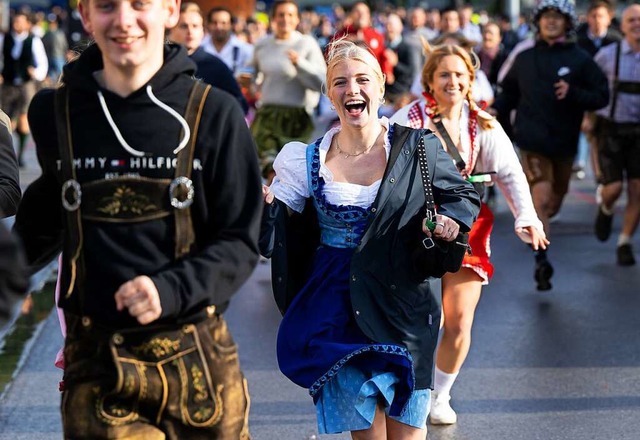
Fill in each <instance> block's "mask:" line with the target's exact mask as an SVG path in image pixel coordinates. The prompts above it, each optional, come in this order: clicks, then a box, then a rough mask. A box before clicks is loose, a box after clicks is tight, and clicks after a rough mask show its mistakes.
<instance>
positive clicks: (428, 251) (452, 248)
mask: <svg viewBox="0 0 640 440" xmlns="http://www.w3.org/2000/svg"><path fill="white" fill-rule="evenodd" d="M418 159H419V160H420V174H421V175H422V187H423V189H424V200H425V212H426V217H427V220H428V221H435V216H436V209H435V200H434V199H433V190H432V187H431V183H430V180H431V179H430V177H429V165H428V164H427V151H426V143H425V139H424V136H422V137H421V138H420V145H418ZM467 252H468V253H469V254H471V246H469V234H467V233H464V232H460V233H458V236H457V237H456V239H455V240H453V241H445V240H441V239H439V238H429V237H425V239H424V240H422V242H421V243H420V245H418V246H416V247H415V250H414V251H413V255H412V260H413V264H414V268H415V270H416V272H417V273H418V274H420V276H421V277H424V278H427V277H434V278H440V277H442V276H443V275H444V274H445V273H447V272H457V271H459V270H460V268H461V267H462V259H463V258H464V256H465V254H466V253H467Z"/></svg>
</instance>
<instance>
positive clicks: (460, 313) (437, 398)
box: [430, 268, 482, 425]
mask: <svg viewBox="0 0 640 440" xmlns="http://www.w3.org/2000/svg"><path fill="white" fill-rule="evenodd" d="M481 290H482V279H481V278H480V277H479V276H478V274H476V273H475V272H474V271H473V270H471V269H469V268H462V269H460V271H459V272H456V273H449V274H446V275H445V276H444V277H443V278H442V316H443V318H444V319H443V327H442V338H441V340H440V345H439V346H438V350H437V355H436V372H435V389H434V392H433V394H432V400H431V415H430V420H431V423H432V424H443V425H449V424H452V423H455V422H456V421H457V415H456V413H455V411H454V410H453V409H452V408H451V406H450V405H449V400H450V391H451V387H452V386H453V384H454V382H455V380H456V378H457V376H458V372H459V371H460V369H461V368H462V364H463V363H464V361H465V359H466V358H467V355H468V354H469V349H470V347H471V327H472V326H473V319H474V316H475V310H476V307H477V305H478V302H479V301H480V293H481Z"/></svg>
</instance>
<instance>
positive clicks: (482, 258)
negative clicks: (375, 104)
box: [390, 99, 544, 284]
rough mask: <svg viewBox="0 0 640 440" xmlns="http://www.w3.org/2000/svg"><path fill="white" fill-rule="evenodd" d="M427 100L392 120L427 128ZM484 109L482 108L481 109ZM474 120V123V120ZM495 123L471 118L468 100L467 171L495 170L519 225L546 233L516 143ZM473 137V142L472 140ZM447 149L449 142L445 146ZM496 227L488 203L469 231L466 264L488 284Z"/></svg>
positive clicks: (463, 138)
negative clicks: (487, 124) (487, 125)
mask: <svg viewBox="0 0 640 440" xmlns="http://www.w3.org/2000/svg"><path fill="white" fill-rule="evenodd" d="M425 105H426V101H425V100H424V99H420V100H417V101H414V102H412V103H411V104H409V105H407V106H405V107H403V108H401V109H400V110H398V111H397V112H396V113H395V114H394V115H393V116H392V117H391V119H390V122H392V123H396V124H400V125H405V126H408V127H412V128H426V127H427V125H428V122H429V116H428V115H427V113H426V111H425ZM481 111H482V110H481ZM470 122H471V123H470ZM493 124H494V127H493V128H490V129H483V128H482V127H481V126H480V125H479V124H477V123H475V121H474V120H473V119H472V120H471V121H470V120H469V105H468V103H467V102H466V101H465V103H464V106H463V109H462V114H461V115H460V146H459V152H460V156H461V157H462V159H463V160H464V161H465V163H466V164H467V168H466V173H467V174H472V172H473V173H482V172H489V171H495V173H496V174H494V175H493V176H492V179H493V181H494V182H495V183H496V184H497V185H498V187H499V188H500V191H501V192H502V194H503V195H504V198H505V200H506V202H507V205H508V206H509V209H510V210H511V212H512V213H513V216H514V217H515V226H514V227H515V228H516V229H518V228H525V227H528V226H534V227H535V228H536V229H537V230H538V231H539V232H540V233H541V234H544V233H543V227H542V222H541V221H540V219H538V215H537V214H536V211H535V208H534V206H533V201H532V199H531V194H530V192H529V185H528V184H527V178H526V177H525V175H524V172H523V171H522V166H521V165H520V161H519V160H518V156H517V155H516V152H515V150H514V148H513V144H512V143H511V140H509V137H508V136H507V135H506V133H505V132H504V130H503V129H502V127H501V126H500V124H499V123H498V122H497V121H494V123H493ZM472 139H473V142H472ZM445 149H446V146H445ZM492 229H493V213H492V212H491V209H489V207H488V206H487V205H485V204H484V203H483V204H482V207H481V209H480V214H479V215H478V220H476V222H475V223H474V224H473V227H472V228H471V232H470V233H469V244H470V245H471V248H472V249H473V255H467V256H465V258H464V260H463V262H462V266H463V267H468V268H470V269H472V270H473V271H474V272H476V273H477V274H478V275H479V276H480V277H481V278H482V280H483V284H488V283H489V279H490V278H491V276H492V275H493V265H492V264H491V261H490V258H489V257H490V256H491V247H490V236H491V230H492ZM518 236H519V237H520V239H521V240H522V241H524V242H526V243H529V242H530V241H531V237H529V235H528V234H526V233H522V234H518Z"/></svg>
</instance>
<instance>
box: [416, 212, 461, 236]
mask: <svg viewBox="0 0 640 440" xmlns="http://www.w3.org/2000/svg"><path fill="white" fill-rule="evenodd" d="M432 221H433V222H434V223H435V225H436V226H435V228H434V229H433V231H431V230H430V229H429V228H428V227H427V219H426V218H425V219H424V220H423V221H422V232H424V233H425V235H426V236H427V237H433V238H440V239H442V240H444V241H453V240H455V239H456V237H457V236H458V232H460V225H459V224H458V223H456V221H455V220H453V219H450V218H449V217H447V216H446V215H441V214H437V215H436V217H435V219H434V220H432Z"/></svg>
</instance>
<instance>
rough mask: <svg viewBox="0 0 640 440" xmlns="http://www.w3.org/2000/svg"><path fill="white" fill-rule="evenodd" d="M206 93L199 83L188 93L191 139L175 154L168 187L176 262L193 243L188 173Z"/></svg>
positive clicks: (191, 164) (189, 249)
mask: <svg viewBox="0 0 640 440" xmlns="http://www.w3.org/2000/svg"><path fill="white" fill-rule="evenodd" d="M209 90H211V86H210V85H209V84H205V83H204V82H202V81H198V82H196V83H195V84H194V85H193V88H192V89H191V94H190V95H189V101H188V102H187V108H186V110H185V120H186V121H187V124H188V125H189V130H190V131H191V137H190V139H189V143H188V144H187V146H186V147H185V148H183V149H182V150H180V152H179V153H178V161H177V165H176V174H175V179H174V180H173V182H171V186H170V187H169V192H170V195H171V204H172V205H173V207H174V208H176V209H174V218H175V234H176V236H175V241H176V249H175V256H176V259H178V258H181V257H183V256H184V255H186V254H188V253H189V252H190V251H191V246H193V244H194V242H195V239H196V237H195V233H194V230H193V221H192V218H191V204H192V203H193V193H194V189H193V182H192V181H191V171H192V168H193V156H194V152H195V145H196V141H197V139H198V127H199V125H200V118H201V116H202V110H203V108H204V103H205V101H206V98H207V95H208V93H209Z"/></svg>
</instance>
